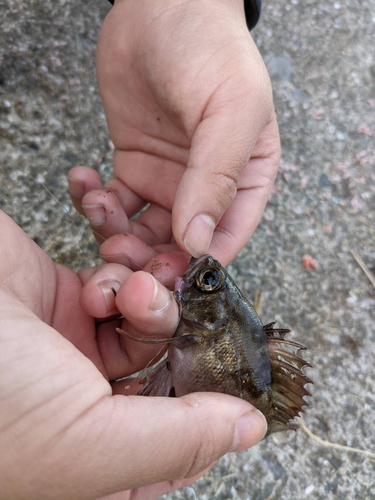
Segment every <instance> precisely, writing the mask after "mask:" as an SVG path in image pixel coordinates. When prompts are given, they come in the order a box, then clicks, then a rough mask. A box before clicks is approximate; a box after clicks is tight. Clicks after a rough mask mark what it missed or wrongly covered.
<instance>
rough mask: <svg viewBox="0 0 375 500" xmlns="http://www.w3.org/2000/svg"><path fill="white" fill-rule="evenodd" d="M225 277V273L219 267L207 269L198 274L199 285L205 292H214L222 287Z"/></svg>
mask: <svg viewBox="0 0 375 500" xmlns="http://www.w3.org/2000/svg"><path fill="white" fill-rule="evenodd" d="M224 279H225V278H224V275H223V273H222V272H221V271H219V270H218V269H214V268H210V269H205V270H204V271H202V272H201V273H199V275H198V278H197V286H198V288H200V289H202V290H203V291H205V292H214V291H215V290H218V289H219V288H221V286H222V284H223V283H224Z"/></svg>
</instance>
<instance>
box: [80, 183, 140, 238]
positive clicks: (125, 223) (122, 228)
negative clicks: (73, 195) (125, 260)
mask: <svg viewBox="0 0 375 500" xmlns="http://www.w3.org/2000/svg"><path fill="white" fill-rule="evenodd" d="M81 203H82V209H83V211H84V213H85V215H86V217H87V218H88V220H89V222H90V225H91V228H92V230H93V232H94V235H95V238H96V239H97V241H98V242H99V243H102V242H103V241H105V240H106V239H107V238H110V237H111V236H113V235H114V234H122V233H131V232H132V226H131V223H130V221H129V219H128V216H127V215H126V213H125V211H124V209H123V208H122V206H121V204H120V202H119V200H118V198H117V196H116V194H115V193H112V192H111V191H110V190H109V189H100V190H98V189H96V190H92V191H90V192H89V193H87V194H86V195H85V196H84V197H83V199H82V201H81Z"/></svg>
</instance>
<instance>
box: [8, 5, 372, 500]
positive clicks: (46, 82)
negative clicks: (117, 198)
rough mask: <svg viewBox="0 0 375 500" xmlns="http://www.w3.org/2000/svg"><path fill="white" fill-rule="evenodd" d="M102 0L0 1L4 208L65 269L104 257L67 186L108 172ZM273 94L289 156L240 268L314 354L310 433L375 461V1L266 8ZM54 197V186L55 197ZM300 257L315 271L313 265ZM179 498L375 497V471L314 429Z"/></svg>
mask: <svg viewBox="0 0 375 500" xmlns="http://www.w3.org/2000/svg"><path fill="white" fill-rule="evenodd" d="M108 10H109V5H107V3H106V1H105V0H100V1H99V0H96V1H93V0H90V1H79V0H76V1H74V2H73V1H66V0H55V1H52V0H43V1H41V0H33V1H30V2H22V1H21V0H6V1H5V2H2V3H1V4H0V22H1V32H2V43H1V48H0V51H1V54H0V142H1V146H0V160H1V162H0V165H1V167H0V208H1V209H3V210H5V211H6V212H7V213H8V214H10V215H11V216H12V217H13V218H14V219H15V220H16V221H17V222H18V223H19V224H20V225H21V226H22V227H23V229H24V230H25V231H26V232H27V233H28V234H29V235H30V236H31V237H33V238H34V239H35V240H36V241H37V242H38V243H39V244H40V245H41V246H42V247H43V248H44V249H45V250H46V251H47V252H48V253H49V254H50V255H51V256H52V257H53V258H54V259H56V260H58V261H59V262H62V263H64V264H66V265H68V266H70V267H73V268H75V269H80V268H82V267H84V266H88V265H93V264H94V263H98V262H100V261H99V259H98V258H97V256H96V254H97V245H96V243H95V241H94V240H93V238H92V236H91V234H90V230H89V229H88V226H87V224H86V221H84V220H82V219H81V218H80V217H78V216H77V215H75V214H74V211H73V210H72V208H71V205H70V202H69V198H68V196H67V186H66V181H65V176H66V173H67V172H68V170H69V169H70V168H71V167H72V166H74V165H78V164H84V165H90V166H94V167H96V168H97V169H98V171H99V172H100V173H101V174H102V175H103V177H104V178H105V179H108V178H110V175H111V161H112V159H111V157H112V149H111V147H110V142H109V136H108V133H107V129H106V123H105V117H104V114H103V110H102V107H101V104H100V98H99V95H98V91H97V86H96V79H95V67H94V64H95V59H94V57H95V48H96V41H97V37H98V34H99V30H100V26H101V23H102V21H103V18H104V16H105V14H106V12H107V11H108ZM253 35H254V39H255V41H256V43H257V45H258V47H259V49H260V51H261V52H262V55H263V56H264V58H265V60H266V63H267V66H268V69H269V72H270V74H271V78H272V81H273V86H274V94H275V106H276V111H277V115H278V119H279V124H280V131H281V138H282V145H283V161H282V165H281V169H280V174H279V176H278V179H277V182H276V187H275V190H274V194H273V196H272V197H271V200H270V202H269V204H268V207H267V209H266V211H265V215H264V217H263V219H262V222H261V224H260V226H259V228H258V229H257V231H256V233H255V234H254V236H253V238H252V239H251V241H250V242H249V244H248V245H247V247H246V249H245V250H244V251H243V252H242V253H241V255H240V256H239V257H238V258H237V259H236V261H235V262H234V263H233V264H232V265H231V266H230V271H231V272H232V275H233V277H234V278H235V279H236V280H237V281H238V283H239V285H240V287H241V288H242V289H243V290H244V291H245V293H246V294H247V296H248V297H249V298H250V299H252V297H253V295H254V292H255V290H261V291H262V292H263V293H264V301H263V307H262V315H261V316H262V319H263V321H264V322H269V321H271V320H274V319H277V320H278V323H279V325H282V326H283V327H289V328H291V329H292V330H293V333H292V334H291V336H290V338H292V339H294V340H297V341H300V342H302V343H304V344H305V345H307V346H308V347H309V351H308V354H307V356H308V358H309V360H310V361H311V363H312V364H313V366H314V368H313V370H309V373H308V374H309V376H311V378H313V379H314V381H315V385H314V386H313V388H312V392H313V398H312V400H311V407H310V408H309V409H308V410H307V412H306V415H305V422H306V425H307V426H308V427H309V428H310V429H311V431H312V432H314V433H315V434H316V435H318V436H319V437H320V438H321V439H325V440H328V441H331V442H333V443H338V444H340V445H344V446H349V447H354V448H360V449H363V450H368V451H372V452H373V453H374V452H375V423H374V422H375V362H374V353H375V347H374V342H375V327H374V322H375V312H374V310H375V289H374V287H373V286H372V285H371V284H370V281H369V280H368V278H367V277H366V275H365V274H364V273H363V271H362V270H361V269H360V267H359V266H358V264H357V263H356V262H355V260H354V259H353V256H352V254H351V251H352V250H354V251H355V252H357V254H358V255H359V256H360V257H362V259H363V260H364V262H365V264H366V265H367V266H368V268H370V270H371V269H372V271H373V272H374V271H375V227H374V220H375V49H374V40H375V1H374V0H362V1H359V0H340V1H334V0H325V1H324V0H321V1H318V0H292V1H289V0H272V1H270V0H268V1H267V0H264V9H263V15H262V20H261V23H260V24H259V26H258V27H257V28H256V30H255V31H254V33H253ZM46 188H47V189H48V190H47V189H46ZM304 255H311V256H312V257H313V258H314V259H315V261H316V262H317V264H318V268H317V269H314V268H309V269H305V268H304V267H303V265H302V259H303V256H304ZM165 498H168V499H170V500H172V499H173V500H177V499H186V500H188V499H189V500H190V499H195V498H197V499H199V500H205V499H215V498H218V499H222V500H223V499H233V500H235V499H241V500H247V499H249V500H276V499H282V500H300V499H301V500H302V499H305V498H306V499H311V500H313V499H314V500H315V499H320V500H323V499H324V500H331V499H339V500H371V499H375V460H374V459H373V460H371V459H370V458H369V457H366V456H364V455H361V454H358V453H354V452H351V453H349V452H346V451H344V450H342V449H337V448H332V447H324V446H322V445H321V444H319V443H317V442H316V441H314V440H313V439H311V438H310V437H308V435H307V434H306V433H305V432H304V431H303V430H299V431H298V432H297V433H292V432H291V433H284V434H277V435H274V436H271V437H270V438H268V439H267V440H266V441H265V442H263V443H261V444H260V445H258V446H256V447H255V448H253V449H251V450H249V451H246V452H242V453H237V454H231V455H227V456H226V457H224V458H223V459H222V460H221V461H220V462H219V464H218V465H217V466H216V467H215V469H214V470H213V471H212V472H211V473H210V474H209V475H208V476H207V477H205V478H203V479H202V480H200V481H199V482H198V483H196V484H195V485H194V486H191V487H189V488H186V489H185V490H181V491H179V492H177V493H174V494H171V495H168V496H166V497H165Z"/></svg>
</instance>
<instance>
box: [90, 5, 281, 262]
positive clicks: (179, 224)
mask: <svg viewBox="0 0 375 500" xmlns="http://www.w3.org/2000/svg"><path fill="white" fill-rule="evenodd" d="M97 65H98V80H99V86H100V89H101V94H102V99H103V105H104V109H105V112H106V116H107V121H108V125H109V130H110V134H111V137H112V140H113V142H114V144H115V146H116V148H117V152H116V155H115V160H114V170H115V177H116V180H115V181H111V182H110V183H109V184H108V185H109V187H110V188H112V189H113V190H114V191H115V192H116V193H117V194H118V195H119V197H120V202H121V204H122V206H123V208H124V210H125V213H126V215H127V216H128V217H129V218H130V217H132V216H133V215H134V214H135V213H137V212H138V211H139V209H140V208H142V206H144V204H145V203H146V202H151V203H152V205H151V207H150V208H149V209H148V211H146V213H145V214H143V216H142V223H143V224H144V225H145V226H147V227H148V228H152V227H155V225H156V226H157V230H155V231H154V232H155V233H156V234H153V235H151V236H150V235H149V234H148V233H146V232H145V231H143V230H142V229H143V228H141V230H139V231H135V232H134V231H133V233H134V234H135V235H136V236H138V237H139V238H140V239H142V240H143V241H145V242H146V243H147V244H149V245H155V244H161V243H162V244H166V243H170V238H171V227H172V226H173V234H174V237H175V239H176V241H177V243H178V244H179V246H180V247H181V248H184V236H185V233H186V228H187V226H188V225H189V223H190V221H191V217H192V215H194V213H193V212H194V211H197V207H199V210H198V212H200V213H208V214H210V216H212V218H213V219H214V222H215V224H217V223H219V225H218V226H217V228H216V231H215V235H214V239H213V243H212V246H211V248H210V253H213V254H214V255H215V256H216V257H217V258H219V260H222V262H223V263H224V264H226V263H228V262H229V261H230V260H231V259H233V258H234V257H235V255H236V254H237V253H238V251H239V250H240V249H241V248H242V246H243V245H244V244H245V242H246V241H247V239H248V237H249V236H250V235H251V233H252V232H253V230H254V229H255V227H256V225H257V223H258V220H259V218H260V215H261V213H262V211H263V208H264V205H265V203H266V200H267V197H268V194H269V192H270V189H271V186H272V182H273V179H274V176H275V174H276V168H277V162H278V155H279V141H278V132H277V124H276V120H275V117H274V113H273V107H272V97H271V98H270V95H271V94H270V91H269V88H268V87H269V82H268V77H267V73H266V70H265V68H264V65H263V63H262V60H261V57H260V55H259V53H258V52H257V49H256V48H255V45H254V44H253V42H252V40H251V38H250V37H249V34H248V31H247V28H246V25H245V22H244V18H243V13H242V11H241V8H238V6H236V9H234V8H232V7H227V6H226V5H215V6H213V5H212V4H211V2H206V3H204V4H201V3H200V5H196V3H195V2H183V3H182V4H180V3H176V2H175V1H174V0H170V2H169V3H168V4H167V5H166V3H165V2H163V3H158V2H155V3H146V2H145V3H139V2H134V1H130V2H121V1H120V2H117V3H116V6H115V8H114V9H113V10H112V12H111V13H110V14H109V16H108V18H107V19H106V21H105V23H104V26H103V31H102V34H101V38H100V41H99V45H98V56H97ZM264 88H266V89H267V90H264ZM254 117H256V119H254ZM250 155H251V156H252V159H251V161H250V162H249V158H250ZM218 166H219V167H218ZM237 189H238V192H237ZM236 193H237V195H236ZM206 194H207V196H205V195H206ZM215 194H216V195H217V196H216V197H217V200H215V199H214V198H215ZM210 195H211V196H210ZM233 200H234V201H233ZM172 207H173V220H172V217H171V211H172ZM228 207H229V209H228ZM225 211H226V213H225V215H224V217H222V215H223V213H224V212H225ZM238 212H240V213H242V218H239V217H238ZM221 217H222V218H221ZM220 219H221V220H220ZM219 221H220V222H219ZM249 221H250V222H249ZM99 232H100V231H99ZM120 232H121V231H120ZM113 234H116V231H113ZM110 235H111V234H110V233H108V232H107V233H106V234H104V236H105V237H108V236H110Z"/></svg>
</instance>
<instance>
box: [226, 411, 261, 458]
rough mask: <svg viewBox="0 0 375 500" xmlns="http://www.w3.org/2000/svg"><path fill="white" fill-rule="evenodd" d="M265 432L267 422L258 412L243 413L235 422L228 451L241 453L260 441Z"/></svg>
mask: <svg viewBox="0 0 375 500" xmlns="http://www.w3.org/2000/svg"><path fill="white" fill-rule="evenodd" d="M266 432H267V421H266V419H265V417H264V415H263V413H261V412H260V411H259V410H255V409H254V410H253V411H250V412H248V413H244V414H243V415H241V417H240V418H239V419H238V420H237V422H236V426H235V430H234V438H233V443H232V446H231V447H230V450H229V451H241V450H246V449H247V448H250V447H251V446H254V445H255V444H257V443H259V441H261V440H262V439H263V438H264V436H265V434H266Z"/></svg>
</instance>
